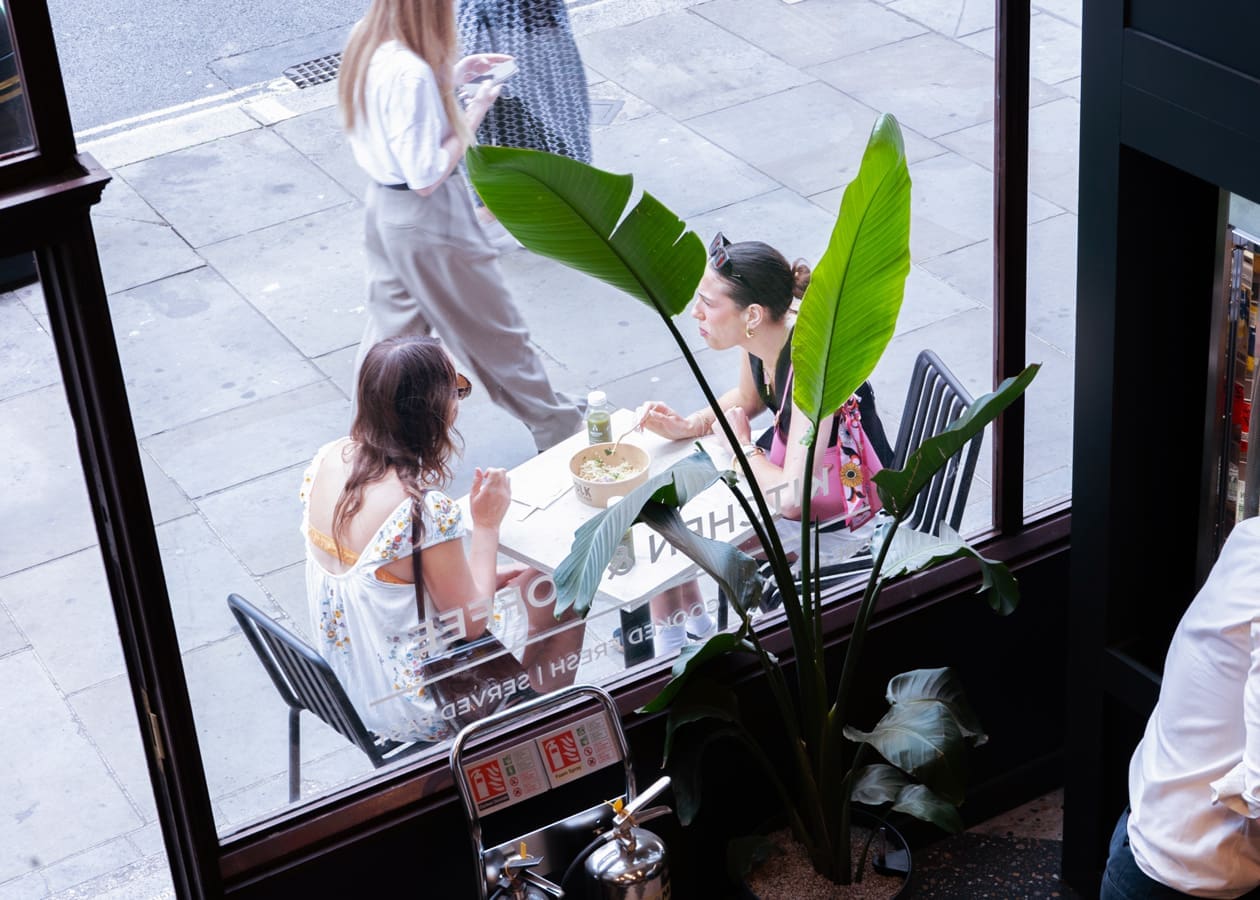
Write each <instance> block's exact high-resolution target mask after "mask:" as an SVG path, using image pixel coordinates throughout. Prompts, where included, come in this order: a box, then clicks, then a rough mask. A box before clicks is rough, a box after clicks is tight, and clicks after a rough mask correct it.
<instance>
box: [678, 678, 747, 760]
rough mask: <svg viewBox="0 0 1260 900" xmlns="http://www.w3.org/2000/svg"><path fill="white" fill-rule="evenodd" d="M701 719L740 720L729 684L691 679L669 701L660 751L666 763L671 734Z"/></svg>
mask: <svg viewBox="0 0 1260 900" xmlns="http://www.w3.org/2000/svg"><path fill="white" fill-rule="evenodd" d="M702 719H719V720H721V721H724V722H730V723H738V722H739V721H740V716H739V696H738V695H737V694H736V693H735V691H733V690H732V689H731V686H730V685H729V684H726V683H725V682H722V681H719V680H717V679H716V678H704V677H701V678H696V679H693V680H692V682H691V684H690V685H688V688H687V690H686V691H685V692H683V693H682V694H681V695H680V696H679V697H678V698H677V699H676V700H675V701H674V702H673V703H671V704H670V707H669V715H668V716H667V717H666V718H665V747H664V749H663V750H662V751H661V756H662V758H663V759H664V760H665V761H666V762H669V755H670V752H671V751H672V750H673V745H674V733H675V732H676V731H677V730H678V729H679V728H682V727H683V726H684V725H690V724H692V723H693V722H699V721H700V720H702Z"/></svg>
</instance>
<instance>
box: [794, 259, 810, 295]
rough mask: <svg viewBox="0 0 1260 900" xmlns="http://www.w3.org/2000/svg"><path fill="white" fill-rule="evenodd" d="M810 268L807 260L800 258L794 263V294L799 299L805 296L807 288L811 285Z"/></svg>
mask: <svg viewBox="0 0 1260 900" xmlns="http://www.w3.org/2000/svg"><path fill="white" fill-rule="evenodd" d="M809 276H810V268H809V266H808V265H806V263H805V260H803V259H798V260H797V261H796V262H794V263H792V296H793V297H796V298H797V299H798V300H799V299H800V298H801V297H804V296H805V289H806V288H807V287H809Z"/></svg>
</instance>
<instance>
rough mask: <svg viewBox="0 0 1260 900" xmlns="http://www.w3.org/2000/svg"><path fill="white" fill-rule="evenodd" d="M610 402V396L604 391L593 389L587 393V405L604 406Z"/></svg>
mask: <svg viewBox="0 0 1260 900" xmlns="http://www.w3.org/2000/svg"><path fill="white" fill-rule="evenodd" d="M607 402H608V396H607V395H606V394H605V393H604V392H603V391H591V392H590V393H589V394H587V395H586V405H587V406H603V405H604V404H605V403H607Z"/></svg>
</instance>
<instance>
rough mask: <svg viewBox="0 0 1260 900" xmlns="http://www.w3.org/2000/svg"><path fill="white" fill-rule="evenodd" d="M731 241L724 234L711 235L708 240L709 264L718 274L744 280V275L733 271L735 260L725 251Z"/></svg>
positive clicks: (745, 282)
mask: <svg viewBox="0 0 1260 900" xmlns="http://www.w3.org/2000/svg"><path fill="white" fill-rule="evenodd" d="M730 245H731V242H730V241H728V240H727V239H726V235H724V234H722V232H720V231H719V232H718V233H717V234H715V235H714V236H713V240H711V241H710V242H709V264H710V265H712V266H713V271H715V272H717V273H718V274H719V275H725V276H726V277H727V278H734V279H737V280H739V281H743V282H744V284H747V283H748V282H747V281H744V276H743V275H740V274H739V273H738V272H736V271H735V262H734V260H732V259H731V255H730V254H729V253H727V252H726V248H727V247H729V246H730Z"/></svg>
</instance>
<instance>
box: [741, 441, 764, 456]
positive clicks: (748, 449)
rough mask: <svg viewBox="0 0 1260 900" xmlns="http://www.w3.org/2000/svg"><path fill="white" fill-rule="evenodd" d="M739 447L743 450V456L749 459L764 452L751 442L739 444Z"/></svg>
mask: <svg viewBox="0 0 1260 900" xmlns="http://www.w3.org/2000/svg"><path fill="white" fill-rule="evenodd" d="M739 449H740V450H742V451H744V456H746V457H748V458H749V459H751V458H752V457H754V456H761V455H762V454H763V453H765V451H764V450H762V449H761V448H760V447H758V446H757V445H756V444H753V443H747V444H740V445H739Z"/></svg>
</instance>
